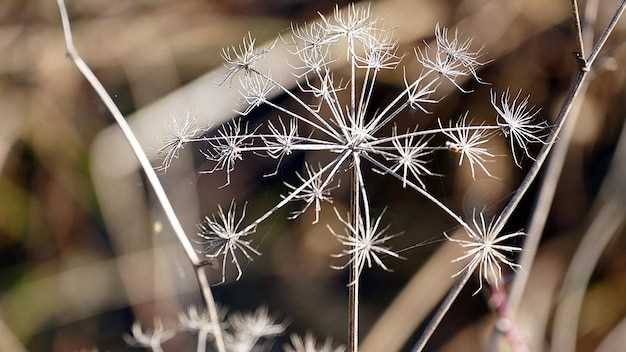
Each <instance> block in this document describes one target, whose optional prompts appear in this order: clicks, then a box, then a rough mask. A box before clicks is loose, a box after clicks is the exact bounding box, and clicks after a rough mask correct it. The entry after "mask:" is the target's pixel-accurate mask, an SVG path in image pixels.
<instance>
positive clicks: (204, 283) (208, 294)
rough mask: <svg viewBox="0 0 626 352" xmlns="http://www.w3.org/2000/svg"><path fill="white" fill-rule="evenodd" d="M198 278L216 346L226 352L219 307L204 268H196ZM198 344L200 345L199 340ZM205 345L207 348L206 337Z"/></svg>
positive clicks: (220, 350)
mask: <svg viewBox="0 0 626 352" xmlns="http://www.w3.org/2000/svg"><path fill="white" fill-rule="evenodd" d="M196 277H197V278H198V281H199V282H200V288H201V289H202V297H204V301H205V302H206V303H207V310H208V311H209V318H211V323H212V324H213V330H214V331H213V335H214V336H215V344H216V345H217V350H218V351H219V352H226V344H225V343H224V334H223V333H222V326H221V324H220V318H219V314H218V312H217V305H216V304H215V299H214V298H213V292H212V291H211V286H210V285H209V281H208V280H207V277H206V273H205V272H204V269H203V268H202V267H198V268H196ZM198 343H200V341H199V340H198ZM204 345H205V346H206V337H205V342H204ZM198 348H199V347H198Z"/></svg>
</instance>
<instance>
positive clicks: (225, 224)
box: [198, 200, 261, 282]
mask: <svg viewBox="0 0 626 352" xmlns="http://www.w3.org/2000/svg"><path fill="white" fill-rule="evenodd" d="M245 216H246V205H245V204H244V206H243V210H242V212H241V216H240V217H239V218H237V207H236V205H235V201H234V200H233V201H232V202H231V203H230V207H229V208H228V212H224V209H223V208H222V206H221V205H219V206H218V215H217V216H215V215H213V216H212V217H208V216H207V217H205V218H204V221H203V222H202V223H201V224H200V225H199V226H198V228H199V232H198V236H200V238H202V240H201V244H202V245H203V247H204V253H205V256H206V257H208V258H217V257H223V258H222V282H225V281H226V262H227V260H228V258H229V257H230V260H231V261H232V262H233V264H235V267H236V268H237V280H239V278H241V275H242V274H243V271H242V270H241V265H240V263H239V259H238V256H239V254H238V253H240V254H243V256H244V257H245V258H247V259H248V260H250V261H252V255H251V254H256V255H261V253H260V252H259V251H257V250H256V249H255V248H254V247H252V245H251V243H252V241H250V240H247V239H246V238H247V236H249V235H251V234H253V233H254V232H255V231H256V226H252V227H250V226H248V227H246V228H243V229H241V224H242V223H243V220H244V218H245Z"/></svg>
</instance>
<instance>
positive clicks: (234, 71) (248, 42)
mask: <svg viewBox="0 0 626 352" xmlns="http://www.w3.org/2000/svg"><path fill="white" fill-rule="evenodd" d="M255 42H256V39H254V38H252V34H250V33H248V35H247V36H245V37H243V40H242V42H241V44H239V45H233V46H231V47H228V48H224V49H222V59H223V60H224V66H225V67H226V77H224V79H223V80H222V82H221V83H220V84H223V83H224V82H226V81H230V80H232V79H233V77H235V76H236V75H238V74H239V73H243V74H244V75H249V74H251V73H252V71H253V70H254V69H255V67H256V64H257V61H259V59H261V58H262V57H263V56H265V55H266V54H267V53H268V52H269V51H270V50H271V49H272V47H273V45H272V46H270V48H265V49H261V50H256V49H255V48H254V45H255Z"/></svg>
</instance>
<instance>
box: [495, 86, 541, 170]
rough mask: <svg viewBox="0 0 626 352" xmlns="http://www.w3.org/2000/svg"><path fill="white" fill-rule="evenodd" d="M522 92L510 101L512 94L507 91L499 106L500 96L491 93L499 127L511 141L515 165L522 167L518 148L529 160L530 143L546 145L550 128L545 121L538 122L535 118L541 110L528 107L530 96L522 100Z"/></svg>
mask: <svg viewBox="0 0 626 352" xmlns="http://www.w3.org/2000/svg"><path fill="white" fill-rule="evenodd" d="M521 94H522V91H521V90H519V91H518V92H517V95H516V96H515V98H514V99H513V102H511V101H510V98H511V96H510V92H509V89H507V90H506V91H505V92H504V93H503V94H502V95H501V97H500V104H498V95H497V93H496V92H495V91H493V90H492V91H491V105H493V108H494V109H496V111H497V112H498V126H500V127H501V129H502V132H503V133H504V135H505V136H508V137H509V139H510V140H511V154H513V158H514V160H515V164H517V165H518V166H520V163H519V157H518V156H517V153H516V150H515V149H516V147H517V148H520V149H521V150H523V153H525V154H526V155H527V156H528V157H529V158H531V159H532V156H530V152H529V151H528V144H529V143H544V141H543V137H544V135H543V131H544V130H545V129H546V128H548V124H547V122H545V121H542V122H536V121H535V116H537V114H538V113H539V111H540V110H539V109H538V108H535V107H534V106H529V105H528V100H529V99H530V95H527V96H526V97H525V98H523V99H520V96H521Z"/></svg>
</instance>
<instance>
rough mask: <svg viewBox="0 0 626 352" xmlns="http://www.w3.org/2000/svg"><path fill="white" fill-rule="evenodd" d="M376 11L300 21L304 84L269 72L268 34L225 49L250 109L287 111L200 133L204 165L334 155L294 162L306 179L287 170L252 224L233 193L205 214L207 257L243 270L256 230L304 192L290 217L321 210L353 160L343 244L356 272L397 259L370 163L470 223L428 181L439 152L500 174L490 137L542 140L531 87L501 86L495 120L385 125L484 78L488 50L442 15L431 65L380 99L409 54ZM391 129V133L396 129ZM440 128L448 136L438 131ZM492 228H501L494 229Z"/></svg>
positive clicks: (519, 142) (428, 48)
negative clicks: (371, 195) (339, 48)
mask: <svg viewBox="0 0 626 352" xmlns="http://www.w3.org/2000/svg"><path fill="white" fill-rule="evenodd" d="M378 23H379V22H377V20H376V19H375V18H373V17H372V14H371V12H370V9H369V7H360V6H357V5H349V6H348V8H347V9H345V10H340V9H339V8H336V9H335V11H334V13H333V15H332V16H324V15H320V21H318V22H316V23H312V24H305V25H301V26H295V25H294V26H292V33H291V38H290V40H289V41H287V42H288V45H289V46H290V48H289V49H290V50H289V52H290V53H291V55H292V56H293V60H289V61H291V62H292V63H293V66H292V67H293V69H294V72H293V75H294V79H295V81H296V82H295V84H294V86H295V87H296V88H295V91H293V90H290V89H288V88H287V87H285V86H283V85H282V84H281V83H279V82H278V81H276V80H274V79H273V78H272V77H271V75H270V74H269V73H265V72H266V71H267V70H264V69H263V62H262V61H263V57H264V55H265V54H267V52H268V50H269V49H270V48H271V46H270V48H265V49H261V50H259V49H257V48H255V41H254V39H252V36H251V35H248V36H247V37H246V38H244V40H243V42H242V44H241V45H239V46H237V47H231V48H229V49H225V50H224V53H223V56H224V61H225V65H226V78H225V80H230V79H232V78H233V77H234V76H238V77H239V79H240V80H241V88H240V93H241V96H242V98H243V102H244V104H245V105H246V108H245V109H243V111H242V112H241V114H242V115H244V116H245V115H249V114H251V113H252V112H253V111H254V109H255V108H256V107H258V106H260V105H264V106H267V107H269V108H272V109H274V110H275V111H276V112H277V113H279V114H280V117H279V118H278V121H277V122H271V121H270V122H268V123H266V124H265V125H263V124H261V125H259V126H257V127H255V128H253V129H248V127H247V126H248V125H247V124H246V123H245V122H242V121H241V120H235V121H233V122H230V123H227V124H225V125H224V126H223V127H222V128H221V129H219V130H218V132H217V135H214V136H210V137H203V138H195V139H193V142H197V143H204V144H206V145H207V147H206V149H204V153H205V155H206V157H207V159H208V160H209V161H210V162H212V163H213V167H212V168H211V169H209V170H208V171H206V172H208V173H213V172H215V171H225V173H226V184H229V183H230V177H231V172H232V171H233V170H234V168H235V164H238V163H239V162H240V161H241V160H243V159H245V157H246V156H247V155H259V154H260V155H264V156H267V157H269V158H272V159H274V160H276V163H277V166H276V170H275V171H274V172H273V173H271V174H270V175H275V174H277V172H278V169H279V167H280V165H281V162H282V161H283V159H284V158H286V157H289V156H291V155H293V154H296V153H303V152H317V153H325V155H326V156H327V157H328V158H326V159H325V160H330V161H327V162H325V163H322V164H320V165H318V166H317V167H315V168H314V167H312V166H311V165H309V164H305V167H304V171H302V172H298V173H296V177H297V179H298V181H299V182H297V183H292V182H285V187H286V194H283V195H282V199H281V200H280V201H279V202H278V203H277V204H276V205H275V206H274V207H272V208H271V209H269V210H267V211H266V212H265V213H263V214H262V215H261V216H259V217H257V218H256V220H254V221H252V222H250V223H249V225H247V226H244V219H243V216H241V217H238V218H237V219H235V211H234V204H233V205H231V207H230V209H229V211H228V212H226V213H225V212H224V211H223V210H222V209H221V208H219V209H218V210H219V211H218V215H217V216H213V217H207V218H206V219H205V221H204V222H203V224H202V225H201V226H200V237H201V238H202V242H203V244H204V253H205V255H206V256H207V257H209V258H217V257H220V258H221V260H222V270H223V271H225V269H226V263H227V262H228V261H230V262H232V263H233V264H234V265H235V266H236V267H237V271H238V275H237V277H240V276H241V271H242V269H241V266H240V263H239V259H238V255H239V256H240V257H241V256H243V257H245V258H247V259H251V255H252V254H258V253H259V252H258V251H256V250H254V249H253V248H252V245H251V242H250V240H249V235H250V234H252V233H253V232H254V230H255V229H256V226H257V225H259V224H261V223H262V222H263V221H265V220H266V219H268V218H270V217H271V216H272V215H273V214H274V213H276V212H277V211H278V210H279V209H281V208H282V207H284V206H286V205H287V204H294V203H301V204H303V206H302V207H301V208H300V209H299V210H296V211H293V212H292V213H291V218H295V217H298V216H299V215H301V214H303V213H305V212H307V211H308V210H311V211H314V212H315V218H314V222H317V221H318V220H319V219H320V212H321V211H322V210H323V208H324V205H325V204H330V203H332V199H333V196H332V193H333V192H334V191H335V190H336V189H337V188H339V182H338V180H340V179H341V176H342V174H344V173H348V172H349V173H352V174H353V175H355V176H356V177H353V178H352V180H353V182H351V183H350V190H351V192H352V193H353V194H352V195H353V198H354V199H357V200H358V202H356V203H357V204H355V207H356V208H357V209H356V211H355V218H354V219H351V221H349V222H348V221H345V220H343V219H341V217H340V220H341V222H342V223H343V225H344V226H345V227H346V229H345V231H343V232H342V231H337V232H335V231H333V233H334V234H335V235H336V237H337V238H338V239H339V241H340V242H341V244H343V245H344V246H345V248H344V250H343V251H342V252H341V253H340V255H339V256H342V257H349V258H348V260H347V262H348V264H349V265H356V266H358V267H359V272H360V271H362V269H363V268H364V267H365V265H367V266H368V267H370V266H374V264H375V266H379V267H381V268H383V269H388V267H387V266H386V264H384V263H383V258H385V257H398V256H397V252H394V251H393V250H391V249H390V247H389V244H388V242H389V240H390V239H391V238H392V237H393V236H389V235H387V234H386V231H387V228H386V227H384V226H382V225H381V224H380V221H381V218H380V217H378V218H376V219H371V218H370V208H371V205H370V202H369V199H368V198H367V185H366V182H365V179H364V175H363V172H362V167H363V166H362V165H364V164H365V163H367V164H370V165H372V166H373V168H374V169H376V170H377V171H379V172H380V173H382V174H383V175H386V176H392V177H393V178H396V179H399V180H401V181H402V186H403V187H408V188H411V189H413V190H415V191H416V192H418V193H419V194H421V195H423V196H425V197H426V198H427V199H429V200H430V201H432V202H433V203H434V204H436V205H437V206H439V207H441V208H442V209H443V210H444V211H445V212H446V213H447V214H450V215H451V217H452V218H453V219H454V220H455V221H457V222H458V223H459V224H460V225H462V226H464V227H465V228H468V227H470V226H469V225H468V224H467V223H466V222H465V221H464V220H463V219H462V218H461V217H460V216H458V215H456V214H455V213H454V212H453V211H452V210H451V209H449V208H448V207H447V206H445V205H444V204H443V203H442V202H441V201H439V200H438V199H437V197H436V196H435V195H432V194H430V193H429V192H428V191H427V187H426V185H427V182H426V179H427V178H428V177H431V176H435V175H436V176H442V175H439V174H438V173H436V172H435V171H434V167H433V165H432V163H431V161H432V160H433V159H434V158H435V157H436V155H437V154H438V153H441V152H451V153H454V154H455V155H458V157H459V165H460V166H462V165H464V164H465V165H467V164H469V165H468V166H469V168H470V169H471V174H472V176H473V177H477V174H478V172H477V170H481V171H482V172H481V173H484V174H485V175H487V176H491V173H490V172H489V170H488V168H487V163H488V162H489V161H491V159H492V158H493V156H494V155H493V154H492V153H491V152H490V151H489V150H488V148H487V145H488V141H489V139H490V138H492V137H494V136H495V135H496V134H502V135H504V136H505V137H506V138H507V139H509V140H510V141H511V150H512V154H513V159H514V160H515V162H516V163H518V164H519V162H518V159H519V158H518V155H517V154H518V153H519V152H520V151H521V152H522V153H526V154H528V153H529V150H528V144H529V143H534V142H540V141H541V140H542V135H541V133H543V130H544V129H545V127H546V125H545V123H543V122H542V123H536V122H535V116H536V115H537V110H535V109H533V108H529V103H528V102H529V98H528V97H526V98H525V99H521V98H520V94H518V95H517V96H516V97H515V98H514V99H512V101H511V99H510V96H509V93H508V91H507V93H505V94H504V95H503V96H502V98H501V99H500V101H499V102H498V101H497V99H496V97H495V93H492V99H491V100H492V104H493V105H494V108H495V109H496V114H497V116H498V117H497V119H496V120H495V121H493V122H492V123H491V124H489V123H482V124H479V125H473V124H472V123H471V120H470V119H469V118H468V117H467V116H468V115H467V114H464V115H462V116H461V118H459V119H457V120H455V121H450V122H448V123H447V124H445V125H447V127H445V125H444V123H442V122H441V121H440V120H439V126H436V127H433V128H430V129H420V128H418V124H417V123H415V124H414V126H413V127H414V128H411V129H409V130H408V131H407V132H405V133H398V130H397V128H395V127H394V128H391V129H390V128H386V127H390V126H392V127H393V126H395V122H396V121H397V119H398V117H399V116H401V114H402V113H403V112H405V111H407V110H408V109H412V110H415V111H422V112H424V113H429V110H430V108H431V107H432V106H433V105H435V104H437V103H439V101H440V100H441V98H438V95H439V96H440V95H441V94H440V93H439V87H440V86H441V83H442V82H449V83H451V84H452V85H453V86H455V87H456V88H457V89H458V90H459V91H460V92H461V93H469V90H466V89H464V88H463V87H462V85H463V83H464V80H467V79H475V80H477V81H478V82H482V81H481V80H480V78H479V77H478V73H479V70H480V68H481V67H482V66H483V65H485V64H486V62H487V61H484V60H482V59H481V50H480V49H478V50H476V49H472V40H471V38H466V39H462V37H461V36H460V35H459V34H458V33H457V32H456V31H454V34H452V32H451V31H449V30H448V29H447V28H445V27H443V26H439V25H437V26H436V28H435V31H434V35H435V39H434V41H433V43H431V44H426V45H425V46H423V47H420V48H417V49H416V50H415V53H416V57H417V61H418V63H420V64H421V66H422V69H421V70H420V71H419V74H414V75H412V74H409V73H407V72H406V70H404V71H403V73H404V87H403V88H404V89H403V90H402V91H401V92H399V93H398V94H397V95H396V96H395V98H393V99H391V100H390V101H389V103H388V104H387V105H382V106H376V107H372V106H371V105H372V103H371V101H372V99H371V98H372V95H373V92H374V89H375V86H376V82H377V77H378V74H379V72H380V71H381V70H383V69H390V70H394V69H397V67H398V66H399V64H400V63H401V60H402V59H403V55H399V54H398V53H397V50H398V45H397V43H396V42H395V40H394V39H393V35H392V33H391V32H389V31H386V30H385V29H384V28H382V27H381V26H379V25H378ZM336 45H346V46H347V51H346V58H342V57H333V55H332V53H333V52H335V51H334V50H331V49H333V47H335V46H336ZM272 46H273V45H272ZM344 59H345V61H346V62H347V63H348V65H349V66H350V71H349V72H350V73H349V77H345V78H344V79H342V78H340V77H339V78H337V77H335V76H333V73H332V67H331V65H332V64H333V63H334V62H335V61H339V60H342V61H344ZM294 61H295V62H297V63H295V62H294ZM344 82H345V83H344ZM274 92H276V93H280V94H282V95H283V96H284V97H286V99H288V100H289V104H286V105H284V106H283V105H280V103H278V102H275V101H272V99H271V98H270V93H274ZM302 96H306V97H309V98H311V99H306V98H302ZM308 101H312V103H308ZM244 118H245V117H244ZM390 130H391V131H392V133H391V134H388V131H390ZM386 133H387V135H386ZM437 135H438V136H442V137H444V138H443V139H442V138H433V137H434V136H437ZM179 140H181V139H179ZM174 145H175V146H176V147H175V148H173V149H172V148H169V149H170V150H173V153H170V155H174V156H175V154H176V151H177V150H179V149H181V148H182V145H181V146H179V144H178V143H177V142H176V143H174ZM170 159H172V157H171V156H170ZM333 180H337V181H336V182H334V181H333ZM357 180H358V181H357ZM339 233H342V234H341V235H338V234H339ZM491 235H492V236H496V237H495V238H499V237H497V234H491ZM486 241H487V242H488V240H486ZM487 242H486V243H487ZM489 248H491V247H489ZM494 248H495V247H494ZM496 258H497V256H496ZM341 267H345V265H342V266H341ZM223 279H224V277H223ZM357 279H358V278H357Z"/></svg>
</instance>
